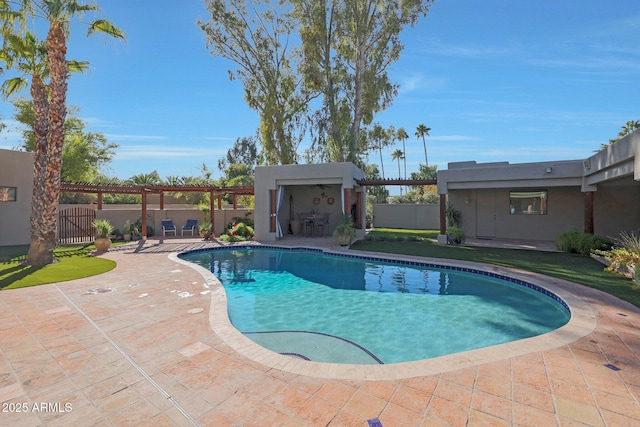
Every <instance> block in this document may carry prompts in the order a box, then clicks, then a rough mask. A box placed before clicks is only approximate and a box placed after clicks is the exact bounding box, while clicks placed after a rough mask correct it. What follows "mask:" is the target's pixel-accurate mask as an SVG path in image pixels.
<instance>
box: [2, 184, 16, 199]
mask: <svg viewBox="0 0 640 427" xmlns="http://www.w3.org/2000/svg"><path fill="white" fill-rule="evenodd" d="M15 201H16V187H0V202H15Z"/></svg>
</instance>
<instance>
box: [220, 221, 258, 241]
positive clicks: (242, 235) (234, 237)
mask: <svg viewBox="0 0 640 427" xmlns="http://www.w3.org/2000/svg"><path fill="white" fill-rule="evenodd" d="M254 235H255V233H254V231H253V227H251V226H248V225H247V224H245V223H244V222H237V223H234V224H230V227H229V228H228V229H227V232H226V233H225V234H222V235H221V236H220V237H219V238H218V240H222V241H223V242H244V241H246V240H251V239H253V236H254Z"/></svg>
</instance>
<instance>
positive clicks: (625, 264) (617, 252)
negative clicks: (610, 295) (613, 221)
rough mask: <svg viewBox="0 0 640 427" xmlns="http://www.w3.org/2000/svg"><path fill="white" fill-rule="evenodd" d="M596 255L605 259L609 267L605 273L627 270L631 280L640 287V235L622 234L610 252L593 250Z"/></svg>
mask: <svg viewBox="0 0 640 427" xmlns="http://www.w3.org/2000/svg"><path fill="white" fill-rule="evenodd" d="M593 253H594V254H596V255H601V256H603V257H605V258H606V259H607V261H608V264H609V266H608V267H607V268H605V270H606V271H615V272H619V271H621V270H624V269H626V270H628V271H629V273H630V274H631V280H633V282H634V283H635V284H636V285H640V271H638V270H639V269H640V234H637V235H636V234H635V233H633V232H631V233H626V232H622V233H621V234H620V237H619V238H618V239H616V247H614V248H611V249H610V250H606V251H605V250H595V251H593Z"/></svg>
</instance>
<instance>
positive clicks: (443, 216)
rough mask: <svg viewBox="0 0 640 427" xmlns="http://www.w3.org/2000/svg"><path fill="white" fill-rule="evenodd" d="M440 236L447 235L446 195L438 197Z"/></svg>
mask: <svg viewBox="0 0 640 427" xmlns="http://www.w3.org/2000/svg"><path fill="white" fill-rule="evenodd" d="M440 234H442V235H443V236H444V235H445V234H447V195H446V194H441V195H440Z"/></svg>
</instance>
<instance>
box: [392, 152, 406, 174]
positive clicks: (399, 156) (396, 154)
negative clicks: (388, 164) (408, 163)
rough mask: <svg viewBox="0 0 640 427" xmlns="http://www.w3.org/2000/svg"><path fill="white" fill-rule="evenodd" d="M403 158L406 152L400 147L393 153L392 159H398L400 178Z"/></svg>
mask: <svg viewBox="0 0 640 427" xmlns="http://www.w3.org/2000/svg"><path fill="white" fill-rule="evenodd" d="M402 159H404V153H403V152H402V150H401V149H399V148H398V149H397V150H396V151H394V152H393V153H391V160H397V161H398V178H402V175H401V174H400V160H402Z"/></svg>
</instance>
